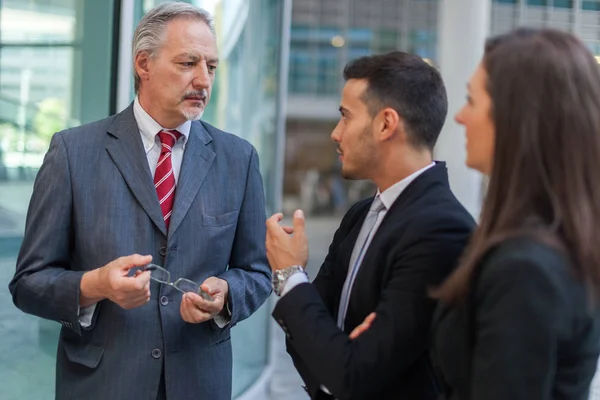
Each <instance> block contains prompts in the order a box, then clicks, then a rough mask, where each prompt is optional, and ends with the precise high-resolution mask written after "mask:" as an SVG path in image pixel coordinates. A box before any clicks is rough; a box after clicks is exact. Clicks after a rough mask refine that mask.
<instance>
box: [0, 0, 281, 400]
mask: <svg viewBox="0 0 600 400" xmlns="http://www.w3.org/2000/svg"><path fill="white" fill-rule="evenodd" d="M188 2H189V3H192V4H195V5H197V6H199V7H203V8H205V9H207V10H208V11H210V12H211V13H213V15H214V17H215V25H216V30H217V35H218V44H219V51H220V59H221V62H220V66H219V70H218V72H217V78H216V82H215V86H214V89H213V96H212V98H211V103H210V104H209V106H208V107H207V110H206V112H205V118H204V119H206V120H207V121H208V122H209V123H212V124H213V125H215V126H217V127H218V128H221V129H223V130H226V131H229V132H232V133H234V134H237V135H239V136H241V137H243V138H245V139H247V140H249V141H250V142H251V143H253V144H254V145H255V147H256V148H257V150H258V152H259V156H260V159H261V172H262V173H263V179H264V184H265V191H266V198H267V212H271V211H272V210H273V209H274V208H275V207H277V202H278V196H277V193H278V192H279V190H280V189H279V185H278V184H277V179H279V178H278V176H277V174H276V173H275V172H274V171H278V170H281V168H277V166H276V164H277V163H278V162H279V161H278V155H277V152H276V149H277V145H276V144H277V141H278V140H280V139H279V137H280V135H278V133H277V126H278V123H277V116H278V107H280V104H281V103H282V101H278V96H279V93H278V91H277V87H278V80H279V78H280V75H279V65H280V62H279V61H280V60H279V57H280V54H279V51H280V38H281V36H282V35H281V29H282V27H281V21H282V18H281V13H282V5H283V3H282V2H280V1H278V0H198V1H188ZM157 3H159V1H156V0H129V1H128V0H120V1H119V0H102V1H97V0H0V338H2V340H1V341H0V398H1V399H3V400H9V399H36V400H37V399H40V400H43V399H52V398H54V374H55V357H56V344H57V340H58V333H59V330H60V325H59V324H58V323H55V322H51V321H46V320H41V319H38V318H36V317H33V316H29V315H25V314H23V313H22V312H20V311H19V310H18V309H16V308H15V307H14V306H13V304H12V299H11V298H10V294H9V292H8V290H7V285H8V282H9V281H10V279H11V278H12V275H13V274H14V270H15V262H16V257H17V252H18V250H19V246H20V243H21V239H22V235H23V229H24V223H25V214H26V211H27V205H28V202H29V198H30V196H31V191H32V187H33V180H34V179H35V175H36V173H37V170H38V169H39V167H40V165H41V163H42V160H43V157H44V154H45V152H46V150H47V148H48V144H49V140H50V138H51V136H52V135H53V134H54V133H55V132H57V131H59V130H62V129H64V128H67V127H70V126H76V125H79V124H82V123H87V122H91V121H94V120H98V119H101V118H104V117H106V116H108V115H110V114H113V113H115V112H118V111H120V109H122V108H124V107H126V106H127V105H128V104H129V103H130V102H131V101H132V100H133V96H134V94H133V88H132V79H131V60H130V55H128V52H130V43H131V42H130V40H131V37H126V36H125V35H129V36H130V35H131V33H132V32H133V29H134V27H135V25H136V24H137V22H138V21H139V20H140V18H141V17H142V16H143V14H144V12H146V11H147V10H149V9H150V8H151V7H153V6H154V5H156V4H157ZM128 40H129V42H128ZM121 47H126V48H121ZM128 57H129V59H128ZM119 85H120V86H119ZM269 310H270V305H269V304H268V302H267V304H265V305H264V306H263V307H262V308H261V309H260V310H259V311H258V312H256V313H255V314H254V315H253V316H252V317H251V318H250V319H248V320H246V321H243V322H242V323H240V324H238V325H237V326H236V327H235V328H234V329H233V330H232V344H233V347H234V376H233V395H234V398H237V397H239V396H242V395H243V394H244V393H245V392H246V391H247V390H248V389H249V388H250V387H251V386H252V385H253V384H255V383H256V382H257V381H259V380H260V377H261V375H262V374H263V373H264V371H265V368H266V367H267V364H268V360H269V358H268V340H269V335H268V327H269V319H270V316H269Z"/></svg>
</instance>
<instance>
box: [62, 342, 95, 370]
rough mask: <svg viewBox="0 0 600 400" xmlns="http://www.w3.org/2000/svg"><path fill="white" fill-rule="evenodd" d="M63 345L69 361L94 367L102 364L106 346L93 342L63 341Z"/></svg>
mask: <svg viewBox="0 0 600 400" xmlns="http://www.w3.org/2000/svg"><path fill="white" fill-rule="evenodd" d="M63 346H64V349H65V353H66V355H67V358H68V359H69V361H71V362H73V363H77V364H81V365H83V366H84V367H88V368H92V369H93V368H96V367H97V366H98V364H100V360H102V356H103V355H104V348H103V347H99V346H94V345H93V344H75V343H72V342H69V341H63Z"/></svg>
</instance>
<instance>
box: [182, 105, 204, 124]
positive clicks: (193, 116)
mask: <svg viewBox="0 0 600 400" xmlns="http://www.w3.org/2000/svg"><path fill="white" fill-rule="evenodd" d="M181 111H182V113H183V116H184V117H185V119H186V120H188V121H198V120H199V119H200V118H202V114H204V108H202V109H199V108H196V109H193V110H189V109H188V110H181Z"/></svg>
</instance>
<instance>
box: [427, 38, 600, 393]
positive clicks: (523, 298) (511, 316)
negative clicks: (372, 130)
mask: <svg viewBox="0 0 600 400" xmlns="http://www.w3.org/2000/svg"><path fill="white" fill-rule="evenodd" d="M468 93H469V94H468V98H467V104H466V105H465V106H464V107H463V109H462V110H461V111H460V112H459V113H458V115H457V116H456V121H457V122H458V123H459V124H461V125H464V126H465V128H466V136H467V161H466V163H467V165H468V166H469V167H471V168H473V169H476V170H478V171H480V172H482V173H484V174H485V175H488V176H489V186H488V193H487V196H486V199H485V201H484V204H483V209H482V213H481V220H480V225H479V227H478V228H477V230H476V232H475V233H474V235H473V237H472V240H471V243H470V247H469V248H468V249H467V251H466V253H465V254H464V256H463V258H462V262H461V263H460V265H459V267H458V268H457V270H456V271H455V272H454V274H453V275H451V276H450V277H449V278H448V279H447V281H446V282H445V283H444V284H443V285H442V286H441V287H440V288H438V289H437V290H436V291H435V296H436V297H437V298H439V299H440V300H441V302H440V303H441V304H440V307H439V310H438V313H437V316H436V321H435V327H436V330H435V338H434V359H435V360H436V362H437V364H438V369H439V371H440V373H441V376H442V378H443V381H444V382H445V384H446V386H447V387H446V389H447V390H446V394H447V398H448V399H452V400H481V399H485V400H496V399H502V400H519V399H523V400H525V399H527V400H538V399H540V400H541V399H569V400H579V399H582V400H583V399H586V398H587V396H588V389H589V385H590V382H591V380H592V377H593V376H594V371H595V369H596V360H597V358H598V354H599V351H600V313H599V311H598V310H599V303H598V300H599V299H600V178H599V174H600V70H599V67H598V65H597V63H596V61H595V60H594V57H593V56H592V54H591V53H590V52H589V51H588V50H587V48H586V47H585V45H584V44H583V43H582V42H581V41H579V40H578V39H576V38H575V37H574V36H572V35H571V34H568V33H565V32H559V31H555V30H547V29H544V30H531V29H519V30H516V31H514V32H511V33H509V34H506V35H502V36H499V37H496V38H493V39H491V40H490V41H489V42H488V43H487V46H486V49H485V55H484V57H483V60H482V62H481V64H480V65H479V67H478V68H477V71H476V72H475V74H474V75H473V77H472V79H471V81H470V82H469V86H468Z"/></svg>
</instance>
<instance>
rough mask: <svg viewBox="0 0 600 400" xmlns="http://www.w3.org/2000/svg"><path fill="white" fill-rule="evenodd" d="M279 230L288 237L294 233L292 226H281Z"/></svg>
mask: <svg viewBox="0 0 600 400" xmlns="http://www.w3.org/2000/svg"><path fill="white" fill-rule="evenodd" d="M281 229H283V231H284V232H285V233H287V234H288V235H291V234H292V233H294V228H293V227H292V226H282V227H281Z"/></svg>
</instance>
